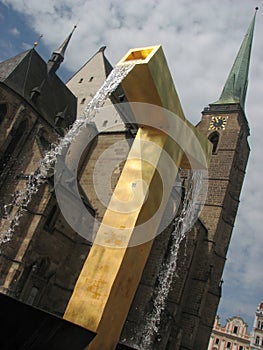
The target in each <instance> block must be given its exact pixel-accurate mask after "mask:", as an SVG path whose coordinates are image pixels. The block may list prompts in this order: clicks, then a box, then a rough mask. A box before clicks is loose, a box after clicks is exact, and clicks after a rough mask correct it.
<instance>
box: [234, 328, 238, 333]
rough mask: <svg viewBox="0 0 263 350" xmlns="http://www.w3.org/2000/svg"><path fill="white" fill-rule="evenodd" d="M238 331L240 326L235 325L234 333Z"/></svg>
mask: <svg viewBox="0 0 263 350" xmlns="http://www.w3.org/2000/svg"><path fill="white" fill-rule="evenodd" d="M237 332H238V326H235V327H234V330H233V333H234V334H237Z"/></svg>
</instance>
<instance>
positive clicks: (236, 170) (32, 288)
mask: <svg viewBox="0 0 263 350" xmlns="http://www.w3.org/2000/svg"><path fill="white" fill-rule="evenodd" d="M254 24H255V16H254V17H253V20H252V22H251V25H250V26H249V29H248V31H247V34H246V36H245V38H244V40H243V42H242V45H241V48H240V51H239V52H238V55H237V58H236V60H235V62H234V65H233V67H232V69H231V71H230V74H229V77H228V78H227V81H226V84H225V86H224V89H223V92H222V94H221V96H220V98H219V100H218V101H216V102H214V103H211V104H210V105H209V107H206V108H205V109H204V111H203V112H202V118H201V121H200V123H199V124H198V125H197V126H196V128H197V129H198V131H199V132H200V133H202V134H203V135H205V136H206V137H207V138H208V140H209V141H210V142H211V143H212V145H213V150H212V158H211V163H210V166H209V169H208V171H209V179H208V195H207V198H206V202H205V205H204V208H203V210H202V213H201V215H200V218H199V220H197V222H196V223H195V225H194V226H193V227H192V228H191V230H190V231H189V232H188V235H187V237H186V238H185V239H184V240H183V242H182V243H181V245H180V248H179V255H178V261H177V267H176V271H175V273H174V275H173V280H172V283H171V285H170V287H169V288H170V289H169V293H168V297H167V300H166V304H165V308H164V310H163V311H162V313H161V320H160V326H159V328H158V330H156V331H155V332H154V333H153V335H152V339H151V344H150V349H168V350H169V349H170V350H172V349H173V350H174V349H180V350H186V349H188V350H190V349H192V350H204V349H206V348H207V345H208V342H209V337H210V333H211V331H212V328H213V322H214V318H215V315H216V310H217V306H218V303H219V300H220V296H221V285H222V282H221V278H222V273H223V269H224V264H225V260H226V254H227V249H228V246H229V242H230V239H231V234H232V230H233V225H234V221H235V217H236V213H237V209H238V204H239V196H240V192H241V188H242V184H243V179H244V175H245V169H246V164H247V160H248V156H249V145H248V141H247V138H248V136H249V127H248V122H247V119H246V115H245V98H246V88H247V79H248V69H249V64H250V54H251V45H252V39H253V32H254ZM71 35H72V33H71V34H70V36H69V37H68V38H67V39H66V40H65V42H64V43H63V44H62V45H61V47H60V48H59V49H58V50H56V51H54V53H53V54H52V56H51V58H50V60H49V62H48V63H47V64H46V63H45V62H44V61H43V60H42V59H41V57H40V56H39V55H38V54H37V52H36V51H35V49H31V50H29V51H26V52H24V53H22V54H20V55H18V56H16V57H13V58H10V59H9V60H7V61H4V62H2V63H0V89H1V90H0V123H1V129H0V170H1V177H0V186H1V187H0V195H1V196H0V198H1V216H2V218H3V221H2V222H3V226H2V228H1V234H2V235H1V238H2V240H3V243H2V247H1V256H0V262H1V271H0V281H1V292H2V293H6V294H8V295H10V296H13V297H15V298H17V299H19V300H20V301H22V302H26V303H28V304H31V305H34V306H37V307H39V308H42V309H44V310H46V311H49V312H51V313H54V314H56V315H58V316H61V317H62V316H63V314H64V312H65V309H66V306H67V304H68V302H69V299H70V297H71V295H72V292H73V290H74V286H75V284H76V281H77V278H78V276H79V273H80V271H81V269H82V266H83V264H84V262H85V260H86V258H87V256H88V255H89V251H90V248H91V245H92V243H91V242H90V241H88V240H86V239H85V238H83V237H81V236H80V235H78V233H77V232H75V231H74V230H73V229H72V227H71V226H70V225H69V224H68V223H67V221H66V220H65V218H64V217H63V215H62V213H61V211H60V208H59V204H58V202H57V198H56V194H55V191H54V174H53V173H52V170H51V171H50V173H48V174H47V176H46V180H45V181H44V182H42V183H41V186H40V188H39V190H38V192H37V193H35V194H34V195H33V196H32V200H31V201H30V203H21V202H20V196H19V195H20V193H21V191H22V190H23V189H24V188H25V186H26V184H27V183H28V181H29V182H30V181H32V179H34V178H32V175H34V174H37V172H38V166H39V160H40V159H41V158H42V157H43V155H44V153H45V151H46V150H48V149H49V148H50V145H51V144H52V143H54V142H56V141H57V140H58V138H59V137H61V136H63V135H64V134H65V133H66V130H67V129H68V128H69V127H70V126H71V125H72V123H73V122H74V120H75V117H77V118H79V117H80V116H81V115H82V113H83V111H84V107H85V105H86V104H87V103H88V102H89V101H90V100H91V99H92V97H93V96H94V94H95V93H96V91H97V89H98V88H99V86H100V85H101V84H102V83H103V81H104V80H105V79H106V77H107V76H108V75H109V73H110V71H111V70H112V67H111V65H110V63H109V62H108V60H107V59H106V57H105V54H104V50H105V48H101V49H100V50H99V51H98V52H97V53H96V54H95V55H94V56H93V57H92V58H91V59H90V60H89V61H88V62H87V63H86V64H85V65H84V66H83V67H82V68H81V69H80V70H79V71H78V72H77V73H76V74H75V75H74V76H73V77H72V78H71V79H70V80H69V82H68V83H67V84H66V85H65V84H64V83H63V82H62V81H61V80H60V79H59V78H58V76H57V75H56V70H57V69H58V68H59V65H60V64H61V63H62V61H63V57H64V54H65V50H66V47H67V45H68V42H69V40H70V38H71ZM125 101H126V97H125V95H124V94H123V91H122V88H121V87H118V88H117V89H116V90H115V92H114V93H113V94H112V95H111V96H110V97H109V98H108V99H107V100H106V102H105V105H106V106H107V114H106V115H104V114H102V115H99V116H98V117H97V119H95V123H96V126H97V129H98V131H99V134H98V135H97V136H96V137H95V138H94V139H93V141H92V143H91V144H89V145H88V147H86V149H85V150H84V152H83V154H82V156H81V157H80V162H79V164H78V186H79V191H80V193H81V199H82V201H83V203H84V205H85V207H86V209H87V210H88V212H89V213H90V214H91V215H93V216H94V217H96V218H97V219H98V220H101V218H102V217H103V215H104V212H105V209H106V208H107V203H108V202H109V200H110V197H111V193H112V192H111V191H110V190H109V188H108V187H107V186H106V184H105V181H104V179H105V177H106V175H107V173H108V171H109V161H110V160H113V161H114V162H115V164H118V166H117V167H116V168H115V169H114V171H113V174H112V177H111V186H112V188H114V187H115V185H116V183H117V181H118V178H119V176H120V174H121V171H122V166H123V160H124V159H125V156H127V154H128V152H129V149H130V146H131V143H132V142H133V137H134V135H135V134H136V125H134V124H132V123H128V124H127V123H126V120H125V115H123V114H122V113H121V111H120V110H119V109H117V108H115V106H116V103H117V104H121V103H123V102H125ZM109 125H111V127H110V128H108V126H109ZM83 137H85V135H84V136H83ZM116 145H117V146H116ZM113 146H114V147H113ZM109 149H112V152H111V154H110V156H109V157H108V158H107V159H106V161H104V162H102V164H101V168H100V171H99V172H95V171H96V169H95V168H96V163H97V160H98V159H100V158H101V157H102V156H103V155H104V154H105V151H107V150H109ZM72 152H73V153H72V154H73V155H74V152H75V153H76V155H77V154H78V148H77V146H76V147H75V148H74V144H73V147H72ZM94 173H96V179H95V180H96V181H97V182H98V183H99V184H100V190H101V193H103V201H102V200H101V198H99V197H98V195H97V192H96V189H95V187H94V178H93V174H94ZM68 180H69V182H70V177H69V179H68ZM178 181H180V182H183V183H184V184H185V186H187V181H184V178H183V176H182V178H181V179H178ZM67 191H68V192H67V193H66V196H65V201H66V200H67V196H68V197H70V196H73V195H74V194H73V192H71V190H70V187H68V188H67ZM176 193H177V192H176V189H174V191H173V193H172V196H171V200H172V201H175V202H176V201H178V198H177V194H176ZM18 210H20V211H21V214H23V215H22V216H21V218H20V221H19V224H18V225H16V223H14V225H15V226H14V234H13V236H12V238H11V239H10V240H9V239H8V237H6V232H7V226H8V223H10V222H12V217H13V215H14V214H15V213H16V212H17V211H18ZM70 215H71V216H72V218H73V220H74V221H75V222H78V221H81V219H82V218H81V213H80V212H78V211H77V209H76V208H74V207H72V208H71V212H70ZM6 218H8V220H7V219H6ZM175 224H176V217H174V218H173V220H172V222H171V224H170V225H169V226H168V227H167V228H166V229H165V230H163V232H162V233H161V234H160V235H158V236H157V237H156V239H155V240H154V242H153V245H152V248H151V253H150V255H149V258H148V260H147V262H146V265H145V268H144V271H143V274H142V276H141V279H140V282H139V284H138V288H137V290H136V293H135V295H134V298H133V302H132V305H131V306H130V308H129V312H128V314H127V317H126V320H125V323H124V325H123V329H122V334H121V337H120V340H121V341H122V342H123V343H124V344H127V345H130V346H132V347H134V348H137V349H139V348H141V344H143V343H144V337H145V326H146V324H147V322H146V320H147V318H148V317H149V315H150V314H151V313H152V311H153V308H154V300H155V298H156V291H157V290H158V288H159V285H160V283H161V282H162V281H161V276H162V268H163V266H165V264H166V263H167V261H168V260H169V255H170V254H171V247H172V245H173V243H174V242H173V235H172V233H173V231H174V226H175ZM236 321H238V320H236ZM113 322H114V320H113ZM233 322H234V321H233ZM231 324H232V325H233V324H234V323H231ZM235 327H237V329H238V332H241V328H242V327H243V328H242V329H244V325H243V324H242V322H241V320H239V325H237V324H236V325H235V326H234V330H235V329H236V328H235ZM242 332H243V331H242ZM238 334H239V333H238ZM240 334H241V333H240ZM231 346H232V345H231ZM240 346H243V345H240ZM113 348H114V346H112V347H111V349H113ZM111 349H110V348H109V349H108V350H111ZM218 349H219V348H218ZM220 349H221V348H220ZM222 349H223V348H222ZM224 349H225V348H224ZM233 349H234V348H233ZM236 349H237V350H241V348H239V349H238V348H236ZM105 350H106V349H105ZM243 350H245V348H244V349H243Z"/></svg>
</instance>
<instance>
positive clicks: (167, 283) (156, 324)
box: [140, 170, 204, 350]
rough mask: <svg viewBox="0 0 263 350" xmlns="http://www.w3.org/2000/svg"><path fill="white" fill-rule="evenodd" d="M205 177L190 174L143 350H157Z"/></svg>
mask: <svg viewBox="0 0 263 350" xmlns="http://www.w3.org/2000/svg"><path fill="white" fill-rule="evenodd" d="M203 175H204V172H203V171H202V170H194V171H189V175H188V186H187V189H186V192H185V196H184V200H183V205H182V210H181V212H180V214H179V216H178V217H177V218H176V219H175V225H174V230H173V232H172V244H171V248H170V252H169V256H168V258H167V260H166V263H165V264H164V265H163V267H162V269H161V271H160V273H159V276H158V280H159V284H158V286H157V290H156V294H155V298H154V301H153V310H152V313H151V314H150V315H149V316H148V317H147V320H146V325H145V328H144V330H143V335H142V340H141V344H140V349H141V350H152V349H153V348H152V343H153V341H154V338H155V335H157V334H158V331H159V328H160V323H161V314H162V311H163V310H164V309H165V306H166V301H167V297H168V294H169V292H170V288H171V284H172V282H173V277H174V275H175V272H176V266H177V258H178V252H179V248H180V243H181V242H182V240H183V239H184V238H185V237H186V235H187V233H188V232H189V230H190V229H191V227H192V225H193V224H194V222H195V221H196V219H197V217H198V214H199V211H200V206H201V203H200V194H201V192H202V188H203Z"/></svg>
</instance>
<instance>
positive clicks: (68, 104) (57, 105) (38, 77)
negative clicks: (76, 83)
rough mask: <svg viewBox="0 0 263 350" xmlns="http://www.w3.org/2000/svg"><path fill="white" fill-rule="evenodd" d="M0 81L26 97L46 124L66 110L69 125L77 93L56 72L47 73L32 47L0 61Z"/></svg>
mask: <svg viewBox="0 0 263 350" xmlns="http://www.w3.org/2000/svg"><path fill="white" fill-rule="evenodd" d="M0 82H1V83H2V84H4V85H5V86H7V87H8V88H10V89H11V90H12V91H14V92H15V93H16V94H18V95H19V96H20V97H21V98H23V99H24V100H26V102H27V103H29V104H30V105H31V106H32V107H33V108H34V109H35V110H36V111H37V112H38V113H39V114H40V115H41V116H42V117H43V118H44V119H45V120H46V121H47V122H48V123H49V124H51V125H52V126H54V125H55V118H56V115H57V114H58V113H63V112H65V111H66V116H65V124H66V126H68V125H69V124H71V123H72V122H73V121H74V120H75V117H76V103H77V101H76V97H75V96H74V95H73V93H72V92H71V91H70V90H69V89H68V88H67V87H66V86H65V84H64V83H63V82H62V81H61V80H60V78H59V77H58V76H57V75H55V74H54V75H52V76H50V75H49V74H48V70H47V64H46V62H45V61H44V60H43V59H42V58H41V57H40V56H39V54H38V53H37V52H36V51H35V49H30V50H28V51H25V52H23V53H21V54H19V55H17V56H15V57H12V58H10V59H8V60H6V61H3V62H1V63H0Z"/></svg>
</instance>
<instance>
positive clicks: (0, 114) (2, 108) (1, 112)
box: [0, 103, 7, 124]
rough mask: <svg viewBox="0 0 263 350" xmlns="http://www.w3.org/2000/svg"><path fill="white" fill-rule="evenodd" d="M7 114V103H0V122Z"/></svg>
mask: <svg viewBox="0 0 263 350" xmlns="http://www.w3.org/2000/svg"><path fill="white" fill-rule="evenodd" d="M6 114H7V105H6V103H0V124H1V123H2V121H3V120H4V117H5V116H6Z"/></svg>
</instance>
